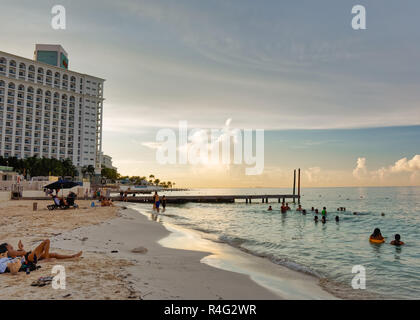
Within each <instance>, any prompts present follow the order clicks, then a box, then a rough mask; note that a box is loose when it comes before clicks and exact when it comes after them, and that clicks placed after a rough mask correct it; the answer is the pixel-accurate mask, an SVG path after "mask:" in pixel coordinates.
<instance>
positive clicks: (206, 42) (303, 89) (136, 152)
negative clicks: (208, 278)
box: [0, 0, 420, 187]
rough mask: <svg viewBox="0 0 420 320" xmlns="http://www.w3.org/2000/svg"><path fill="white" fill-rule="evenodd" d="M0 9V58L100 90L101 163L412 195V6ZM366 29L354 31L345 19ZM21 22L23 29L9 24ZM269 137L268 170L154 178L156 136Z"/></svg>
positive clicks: (263, 183) (221, 182) (233, 181)
mask: <svg viewBox="0 0 420 320" xmlns="http://www.w3.org/2000/svg"><path fill="white" fill-rule="evenodd" d="M55 4H57V3H56V1H27V0H20V1H15V0H3V1H1V6H2V9H1V11H2V12H7V14H2V18H1V20H0V51H5V52H9V53H12V54H16V55H19V56H23V57H27V58H32V57H33V51H34V45H35V43H51V44H61V45H62V46H63V47H64V49H65V50H66V51H67V52H68V54H69V69H70V70H73V71H78V72H82V73H87V74H91V75H94V76H98V77H101V78H105V79H106V82H105V89H104V96H105V99H106V100H105V102H104V127H103V150H104V152H105V153H106V154H108V155H110V156H112V157H113V161H114V165H115V166H117V167H118V171H119V172H120V173H121V174H123V175H140V176H142V175H147V176H148V175H149V174H154V175H155V176H158V177H159V178H160V179H161V180H165V181H167V180H171V181H175V182H176V186H179V187H289V186H291V184H292V178H293V169H294V168H299V167H300V168H301V169H302V185H303V186H304V187H324V186H394V185H420V150H419V146H420V143H419V140H420V139H419V138H420V105H419V104H420V90H419V88H420V87H419V85H420V64H419V63H418V61H419V57H420V41H419V39H420V30H419V28H418V27H417V26H418V16H419V11H420V2H419V1H414V0H412V1H410V0H407V1H403V2H399V1H388V0H383V1H374V0H369V1H367V0H366V1H365V0H360V1H356V2H355V1H347V0H345V1H333V0H328V1H327V0H320V1H311V0H306V1H304V0H298V1H291V0H290V1H278V0H264V1H251V0H211V1H210V0H206V1H204V0H176V1H173V0H149V1H128V0H120V1H111V0H90V1H81V0H71V1H70V0H63V1H61V2H60V4H62V5H63V6H64V7H65V8H66V14H67V29H66V30H53V29H52V28H51V25H50V21H51V17H52V14H51V8H52V7H53V6H54V5H55ZM355 4H362V5H364V6H365V7H366V10H367V29H366V30H359V31H355V30H353V29H352V28H351V19H352V14H351V9H352V6H353V5H355ZM16 17H19V18H18V19H17V18H16ZM179 121H188V126H189V128H191V129H193V128H200V129H212V128H214V129H221V128H223V127H226V123H227V122H228V124H229V128H231V129H233V128H237V129H253V130H256V129H264V131H265V135H264V138H265V139H264V141H265V143H264V171H263V173H262V174H260V175H253V176H249V175H246V174H245V168H246V167H250V166H249V165H234V164H231V165H224V164H218V165H200V164H198V165H183V164H167V165H162V164H159V163H158V162H157V161H156V152H157V150H158V148H161V144H159V143H157V141H156V134H157V132H158V131H159V130H160V129H165V128H168V129H172V130H174V131H175V132H177V131H178V124H179Z"/></svg>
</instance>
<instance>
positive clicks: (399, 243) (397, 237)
mask: <svg viewBox="0 0 420 320" xmlns="http://www.w3.org/2000/svg"><path fill="white" fill-rule="evenodd" d="M390 244H392V245H393V246H402V245H403V244H405V243H404V242H403V241H401V236H400V235H399V234H398V233H397V234H396V235H395V240H392V241H391V242H390Z"/></svg>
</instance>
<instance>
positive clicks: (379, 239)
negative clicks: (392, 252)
mask: <svg viewBox="0 0 420 320" xmlns="http://www.w3.org/2000/svg"><path fill="white" fill-rule="evenodd" d="M272 210H273V208H272V207H271V206H269V207H268V211H272ZM290 210H291V209H290V207H289V204H288V203H284V202H283V203H282V206H281V212H282V213H286V212H287V211H290ZM296 211H299V212H302V214H306V210H305V209H302V206H301V205H299V206H298V208H297V209H296ZM311 211H312V212H314V213H315V217H314V221H315V223H318V222H319V219H318V216H317V214H318V213H319V210H318V209H315V208H314V207H312V208H311ZM337 211H346V208H345V207H339V208H337ZM353 214H357V212H354V213H353ZM381 216H385V214H384V213H381ZM335 221H336V222H337V223H338V222H340V217H339V216H335ZM321 222H322V223H326V222H327V208H326V207H323V208H322V211H321ZM369 240H370V241H371V242H374V243H383V242H385V238H384V237H383V236H382V234H381V230H380V229H379V228H376V229H375V230H374V231H373V233H372V235H371V236H370V238H369ZM390 244H391V245H394V246H401V245H403V244H404V242H403V241H401V236H400V235H399V234H396V235H395V237H394V240H392V241H391V242H390Z"/></svg>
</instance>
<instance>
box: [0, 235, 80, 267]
mask: <svg viewBox="0 0 420 320" xmlns="http://www.w3.org/2000/svg"><path fill="white" fill-rule="evenodd" d="M18 248H19V249H18V250H15V249H14V248H13V246H12V245H11V244H9V243H3V244H1V245H0V252H1V251H2V250H4V249H5V250H6V251H7V252H8V256H9V258H16V257H23V256H24V257H26V259H27V260H28V261H29V262H36V261H37V260H38V261H39V260H48V259H72V258H77V257H80V256H81V255H82V253H83V252H82V251H80V252H78V253H76V254H72V255H63V254H58V253H53V252H50V240H49V239H46V240H44V241H42V242H41V244H40V245H38V246H37V247H36V248H35V249H34V250H33V251H29V252H26V251H25V250H24V248H23V244H22V241H20V240H19V243H18Z"/></svg>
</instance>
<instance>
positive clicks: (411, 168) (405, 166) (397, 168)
mask: <svg viewBox="0 0 420 320" xmlns="http://www.w3.org/2000/svg"><path fill="white" fill-rule="evenodd" d="M390 171H391V172H394V173H398V172H416V171H420V155H418V154H417V155H415V156H414V157H413V158H412V159H411V160H408V159H407V158H402V159H400V160H398V161H397V162H395V164H394V165H393V166H392V167H391V168H390Z"/></svg>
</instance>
